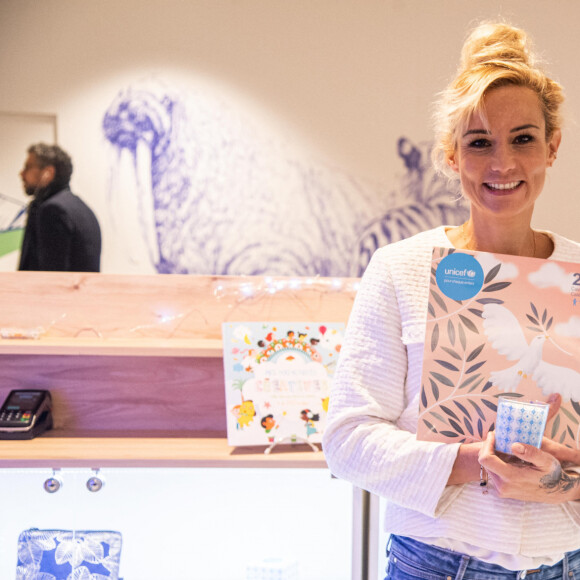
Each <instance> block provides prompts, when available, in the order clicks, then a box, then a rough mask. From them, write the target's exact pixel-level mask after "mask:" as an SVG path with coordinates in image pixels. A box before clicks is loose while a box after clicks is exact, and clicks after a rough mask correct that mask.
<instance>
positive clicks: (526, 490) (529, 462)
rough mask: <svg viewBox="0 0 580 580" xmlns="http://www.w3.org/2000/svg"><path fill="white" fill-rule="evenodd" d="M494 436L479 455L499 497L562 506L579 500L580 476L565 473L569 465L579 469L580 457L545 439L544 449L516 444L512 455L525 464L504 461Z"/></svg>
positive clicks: (577, 453) (489, 437)
mask: <svg viewBox="0 0 580 580" xmlns="http://www.w3.org/2000/svg"><path fill="white" fill-rule="evenodd" d="M494 448H495V435H494V433H493V431H491V432H489V433H488V436H487V439H486V440H485V442H484V443H483V446H482V447H481V451H480V452H479V463H480V464H481V465H483V467H484V468H485V469H486V470H487V472H488V477H489V480H490V481H491V482H492V483H493V487H494V488H495V489H496V491H497V493H498V495H499V496H500V497H505V498H513V499H519V500H523V501H535V502H541V503H563V502H565V501H571V500H576V499H580V475H578V474H576V473H573V472H566V471H565V468H566V466H568V465H569V464H571V463H573V464H575V465H580V453H579V452H578V451H577V450H573V449H569V448H567V447H565V446H564V445H561V444H559V443H556V442H554V441H551V440H550V439H547V438H544V439H543V441H542V449H537V448H536V447H534V446H532V445H525V444H523V443H514V444H513V445H512V454H513V455H514V456H515V457H517V458H519V459H522V460H523V461H525V462H526V463H510V462H507V463H506V462H505V461H503V460H502V459H501V458H500V457H498V455H497V454H496V453H495V450H494Z"/></svg>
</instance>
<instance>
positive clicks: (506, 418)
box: [495, 395, 550, 454]
mask: <svg viewBox="0 0 580 580" xmlns="http://www.w3.org/2000/svg"><path fill="white" fill-rule="evenodd" d="M549 409H550V405H549V404H548V403H542V402H539V401H533V402H531V401H524V400H522V399H519V398H517V397H509V396H505V395H501V396H500V397H499V401H498V405H497V418H496V421H495V450H496V451H501V452H502V453H510V454H511V452H512V444H513V443H516V442H518V443H527V444H528V445H533V446H534V447H537V448H538V449H539V448H540V446H541V445H542V437H543V436H544V429H545V428H546V421H547V420H548V411H549Z"/></svg>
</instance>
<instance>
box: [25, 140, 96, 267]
mask: <svg viewBox="0 0 580 580" xmlns="http://www.w3.org/2000/svg"><path fill="white" fill-rule="evenodd" d="M72 169H73V167H72V161H71V158H70V156H69V155H68V154H67V153H66V152H65V151H63V150H62V149H61V148H60V147H58V146H57V145H46V144H44V143H38V144H36V145H32V146H30V147H29V148H28V158H27V159H26V163H25V164H24V168H23V169H22V171H21V172H20V177H21V178H22V182H23V184H24V191H25V192H26V194H27V195H30V196H31V197H32V198H33V199H32V201H31V202H30V205H29V206H28V220H27V222H26V229H25V230H24V240H23V242H22V252H21V255H20V265H19V267H18V269H19V270H55V271H62V272H64V271H67V272H99V271H100V264H101V228H100V227H99V222H98V221H97V218H96V217H95V214H94V213H93V211H92V210H91V208H90V207H88V206H87V205H86V203H85V202H84V201H82V200H81V199H80V198H79V197H77V196H76V195H74V194H73V193H72V192H71V190H70V188H69V182H70V178H71V175H72Z"/></svg>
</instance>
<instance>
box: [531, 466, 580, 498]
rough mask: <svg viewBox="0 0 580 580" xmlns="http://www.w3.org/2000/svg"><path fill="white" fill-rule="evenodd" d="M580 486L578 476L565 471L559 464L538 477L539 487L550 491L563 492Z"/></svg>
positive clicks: (579, 477)
mask: <svg viewBox="0 0 580 580" xmlns="http://www.w3.org/2000/svg"><path fill="white" fill-rule="evenodd" d="M578 486H580V476H578V475H577V474H574V475H571V474H569V473H566V472H565V471H564V470H563V469H562V466H561V465H560V464H557V465H556V466H555V467H554V470H553V471H552V472H551V473H548V474H547V475H544V477H542V478H541V479H540V488H541V489H547V490H548V491H549V492H550V493H556V492H558V491H559V492H561V493H565V492H567V491H570V490H571V489H573V488H574V487H578Z"/></svg>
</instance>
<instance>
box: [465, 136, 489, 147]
mask: <svg viewBox="0 0 580 580" xmlns="http://www.w3.org/2000/svg"><path fill="white" fill-rule="evenodd" d="M490 145H491V144H490V142H489V141H488V140H487V139H483V138H482V139H475V140H474V141H471V142H470V143H469V146H470V147H472V148H474V149H483V148H484V147H489V146H490Z"/></svg>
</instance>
